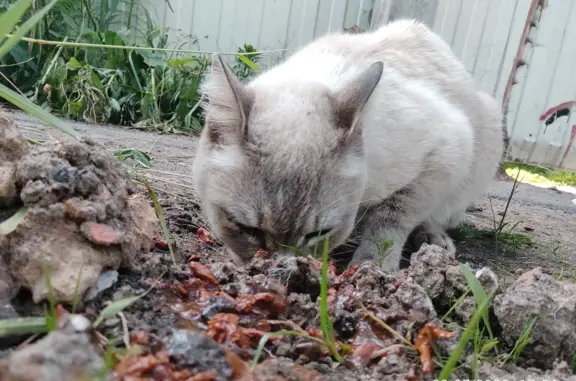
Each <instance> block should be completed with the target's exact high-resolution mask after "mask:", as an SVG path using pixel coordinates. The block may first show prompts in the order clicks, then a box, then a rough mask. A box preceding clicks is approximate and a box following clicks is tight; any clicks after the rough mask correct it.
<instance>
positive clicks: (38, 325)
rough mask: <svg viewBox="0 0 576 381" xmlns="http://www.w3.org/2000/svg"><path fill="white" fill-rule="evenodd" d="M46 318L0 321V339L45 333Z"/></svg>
mask: <svg viewBox="0 0 576 381" xmlns="http://www.w3.org/2000/svg"><path fill="white" fill-rule="evenodd" d="M46 331H47V329H46V318H43V317H22V318H15V319H3V320H0V337H7V336H16V335H28V334H32V333H44V332H46Z"/></svg>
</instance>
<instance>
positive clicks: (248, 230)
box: [222, 209, 264, 239]
mask: <svg viewBox="0 0 576 381" xmlns="http://www.w3.org/2000/svg"><path fill="white" fill-rule="evenodd" d="M222 213H223V214H224V217H225V218H226V219H227V220H228V221H230V222H231V223H233V224H234V225H235V226H236V228H237V229H238V230H240V231H241V232H242V233H244V234H246V235H249V236H253V237H256V238H258V239H261V238H262V237H264V232H263V231H262V230H260V229H258V228H255V227H252V226H248V225H244V224H243V223H240V222H238V220H236V218H234V216H233V215H232V214H231V213H229V212H228V211H226V210H224V209H222Z"/></svg>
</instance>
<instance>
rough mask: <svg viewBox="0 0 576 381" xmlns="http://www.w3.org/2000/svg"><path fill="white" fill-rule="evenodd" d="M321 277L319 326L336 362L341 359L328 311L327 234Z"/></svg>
mask: <svg viewBox="0 0 576 381" xmlns="http://www.w3.org/2000/svg"><path fill="white" fill-rule="evenodd" d="M322 249H323V250H322V277H321V281H320V326H321V328H322V336H323V337H324V342H325V343H326V346H327V347H328V349H329V350H330V353H332V356H333V357H334V359H335V360H336V361H338V362H340V361H342V358H341V357H340V354H339V353H338V350H337V349H336V346H335V343H336V338H335V337H334V324H333V322H332V318H331V317H330V313H329V311H328V236H326V237H325V238H324V245H323V248H322Z"/></svg>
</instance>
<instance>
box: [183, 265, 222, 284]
mask: <svg viewBox="0 0 576 381" xmlns="http://www.w3.org/2000/svg"><path fill="white" fill-rule="evenodd" d="M188 266H189V267H190V271H192V274H194V276H195V277H197V278H200V279H202V280H204V281H206V282H209V283H212V284H213V285H215V286H217V285H218V280H216V277H215V276H214V274H213V273H212V270H210V269H209V268H208V267H207V266H205V265H203V264H202V263H200V262H190V263H188Z"/></svg>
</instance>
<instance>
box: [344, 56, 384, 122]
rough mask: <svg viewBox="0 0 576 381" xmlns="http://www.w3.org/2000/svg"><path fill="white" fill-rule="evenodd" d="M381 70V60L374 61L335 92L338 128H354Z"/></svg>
mask: <svg viewBox="0 0 576 381" xmlns="http://www.w3.org/2000/svg"><path fill="white" fill-rule="evenodd" d="M383 70H384V64H383V63H382V62H381V61H378V62H374V63H373V64H372V65H370V66H369V67H368V69H366V70H365V71H363V72H362V73H360V74H359V75H357V76H356V77H355V78H352V80H350V82H349V83H347V84H346V85H345V86H343V87H342V90H340V92H339V93H337V94H336V120H337V123H338V127H339V128H343V129H347V130H351V129H353V128H354V125H355V124H356V120H357V119H358V116H359V114H360V112H361V111H362V108H363V107H364V105H365V104H366V102H367V101H368V99H369V98H370V96H371V95H372V92H373V91H374V89H375V88H376V85H378V82H379V81H380V78H381V77H382V72H383Z"/></svg>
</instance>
